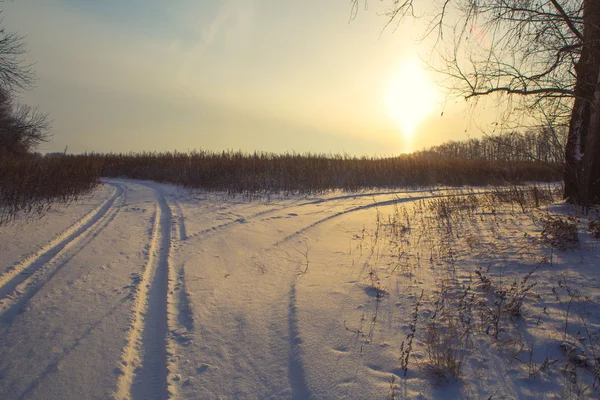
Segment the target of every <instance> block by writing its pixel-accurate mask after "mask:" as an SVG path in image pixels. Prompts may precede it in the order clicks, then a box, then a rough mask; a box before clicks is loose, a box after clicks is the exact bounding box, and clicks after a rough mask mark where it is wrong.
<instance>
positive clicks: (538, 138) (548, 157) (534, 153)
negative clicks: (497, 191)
mask: <svg viewBox="0 0 600 400" xmlns="http://www.w3.org/2000/svg"><path fill="white" fill-rule="evenodd" d="M566 138H567V132H566V130H565V129H559V131H558V132H557V131H555V129H554V128H552V127H547V128H543V129H539V130H530V131H527V132H525V133H520V132H509V133H504V134H500V135H491V136H484V137H482V138H474V139H467V140H461V141H449V142H446V143H442V144H441V145H438V146H433V147H430V148H428V149H426V150H422V151H420V152H418V154H421V155H423V156H428V157H430V158H441V159H445V160H472V161H475V160H477V161H538V162H542V163H545V164H550V165H557V166H559V165H563V163H564V144H565V141H566Z"/></svg>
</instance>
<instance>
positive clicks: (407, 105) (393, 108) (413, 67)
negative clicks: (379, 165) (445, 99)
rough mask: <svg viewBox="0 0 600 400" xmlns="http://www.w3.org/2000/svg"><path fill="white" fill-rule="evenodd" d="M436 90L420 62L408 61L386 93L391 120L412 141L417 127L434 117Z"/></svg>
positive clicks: (415, 60) (402, 66)
mask: <svg viewBox="0 0 600 400" xmlns="http://www.w3.org/2000/svg"><path fill="white" fill-rule="evenodd" d="M437 94H438V92H437V90H436V89H435V87H434V85H433V83H432V82H431V80H430V79H429V78H428V77H427V76H426V74H425V72H424V71H423V69H422V68H421V65H420V62H419V60H418V59H408V60H406V61H405V62H404V63H403V64H402V65H401V67H400V70H399V71H398V74H397V75H396V76H395V77H394V78H393V80H392V82H391V84H390V85H389V87H388V89H387V96H386V105H387V108H388V112H389V115H390V117H391V118H392V119H393V120H394V121H396V122H397V123H398V124H400V126H401V128H402V130H403V131H404V135H405V136H407V137H411V136H412V135H413V134H414V133H415V129H416V128H417V126H418V125H419V124H420V123H421V122H422V121H423V119H425V117H427V115H429V114H431V112H432V111H433V109H434V106H435V103H436V101H437Z"/></svg>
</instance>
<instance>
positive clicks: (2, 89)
mask: <svg viewBox="0 0 600 400" xmlns="http://www.w3.org/2000/svg"><path fill="white" fill-rule="evenodd" d="M26 51H27V50H26V48H25V41H24V39H23V37H22V36H20V35H18V34H16V33H14V32H7V31H6V29H5V28H4V27H3V26H2V21H1V20H0V158H2V157H7V156H22V155H24V154H27V153H30V152H31V151H33V150H34V149H35V148H36V147H37V146H38V145H40V144H41V143H43V142H45V141H47V140H48V139H49V138H50V136H51V131H50V124H49V121H48V116H47V114H44V113H42V112H40V111H39V110H38V109H37V108H34V107H31V106H28V105H24V104H19V103H18V102H17V101H16V94H17V93H18V92H19V91H22V90H27V89H30V88H31V87H32V85H33V81H34V74H33V70H32V68H31V65H29V64H27V63H25V61H24V60H23V55H24V54H25V53H26Z"/></svg>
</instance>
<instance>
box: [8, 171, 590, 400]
mask: <svg viewBox="0 0 600 400" xmlns="http://www.w3.org/2000/svg"><path fill="white" fill-rule="evenodd" d="M491 192H493V190H492V189H476V190H475V189H474V190H471V191H464V192H462V193H458V192H456V191H454V190H449V189H436V190H424V191H421V190H398V191H392V192H390V191H387V192H370V193H359V194H347V193H334V194H328V195H326V196H308V197H307V196H291V197H287V198H286V197H278V198H275V197H271V198H268V199H267V198H263V199H254V200H250V199H247V198H243V197H239V196H238V197H236V198H232V197H227V196H224V195H218V194H214V193H213V194H204V193H198V192H196V193H189V192H188V191H185V190H183V189H180V188H176V187H174V186H170V185H161V184H156V183H152V182H142V181H131V180H106V181H105V182H104V184H103V185H102V186H101V187H99V188H98V189H97V190H96V191H95V192H94V193H93V194H92V195H90V196H87V197H86V198H84V199H83V200H82V201H79V202H77V203H75V204H72V205H70V206H68V207H62V208H61V207H59V208H55V209H53V210H52V211H50V212H49V213H48V214H47V215H46V216H45V217H43V218H41V219H39V220H29V221H17V222H16V223H14V224H11V225H9V226H5V227H1V228H0V399H61V400H62V399H64V400H67V399H106V398H115V399H344V398H346V399H413V398H417V399H454V398H457V399H458V398H465V399H482V398H486V399H488V398H489V399H513V398H515V399H516V398H519V399H527V398H529V399H540V398H552V399H575V398H597V397H598V396H599V391H598V390H597V384H598V382H597V378H598V377H599V376H600V347H599V346H600V341H599V339H600V336H599V334H600V332H599V329H600V317H599V312H600V307H599V304H600V249H599V248H598V241H597V239H595V238H594V237H593V236H592V235H591V234H590V233H589V232H588V222H589V220H591V219H593V218H594V217H593V214H592V215H590V216H586V217H583V216H581V215H578V214H577V212H576V211H575V210H573V209H570V208H569V207H567V206H566V205H561V204H555V205H550V206H546V205H541V206H539V207H534V206H533V205H532V204H530V203H531V202H532V200H528V201H525V200H519V199H516V200H514V199H513V201H509V200H507V198H505V197H504V196H502V195H500V194H499V193H497V192H496V193H495V194H494V193H491ZM517 197H518V196H517ZM538 200H539V199H538ZM542 203H543V202H542ZM569 216H572V217H569ZM556 218H560V220H557V219H556ZM557 221H562V222H557ZM569 226H571V227H573V229H576V230H577V231H578V236H579V239H578V240H579V242H578V243H576V242H572V241H570V239H569V238H570V236H569V235H568V233H569V232H571V233H572V231H570V230H569V229H570V228H569ZM564 232H567V234H566V235H563V233H564ZM571 237H572V236H571Z"/></svg>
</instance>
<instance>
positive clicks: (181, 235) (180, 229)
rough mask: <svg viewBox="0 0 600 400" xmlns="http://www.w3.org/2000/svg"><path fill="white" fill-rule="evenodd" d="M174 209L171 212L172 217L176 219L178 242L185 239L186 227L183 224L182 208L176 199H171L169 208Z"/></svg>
mask: <svg viewBox="0 0 600 400" xmlns="http://www.w3.org/2000/svg"><path fill="white" fill-rule="evenodd" d="M173 209H175V212H174V213H173V214H174V215H173V218H174V219H175V220H176V221H177V239H178V240H179V241H180V242H183V241H185V240H187V238H188V235H187V228H186V226H185V215H183V209H182V208H181V205H180V204H179V202H178V201H177V200H173V207H171V210H173Z"/></svg>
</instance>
